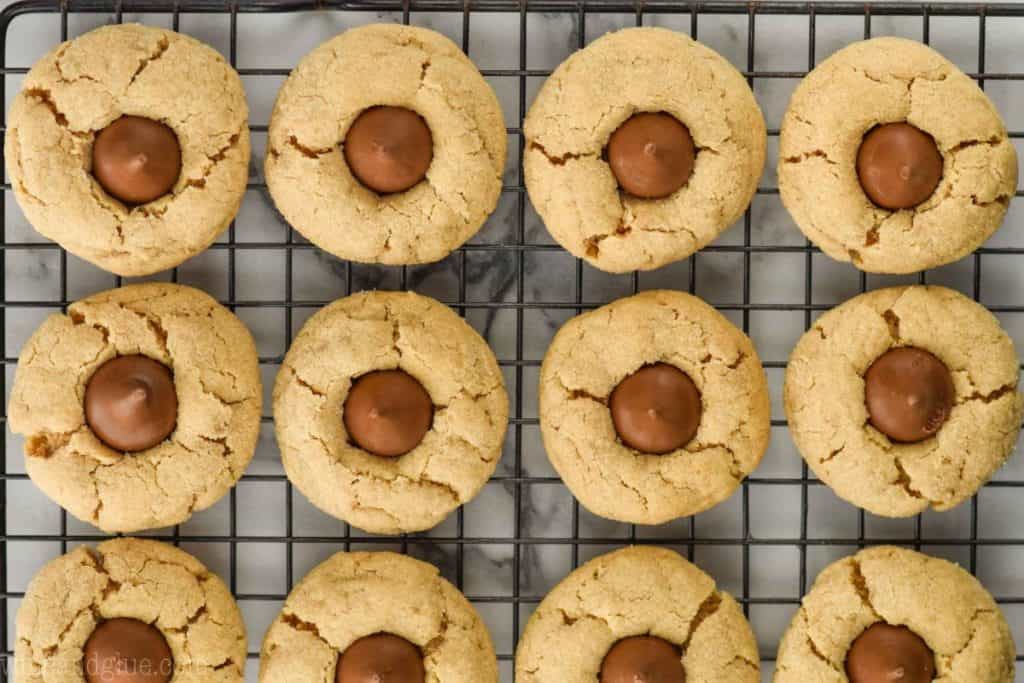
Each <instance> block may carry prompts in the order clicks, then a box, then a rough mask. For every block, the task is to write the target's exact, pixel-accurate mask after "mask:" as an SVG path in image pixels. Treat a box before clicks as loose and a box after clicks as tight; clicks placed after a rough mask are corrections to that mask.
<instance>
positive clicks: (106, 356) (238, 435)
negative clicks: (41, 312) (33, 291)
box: [8, 283, 263, 533]
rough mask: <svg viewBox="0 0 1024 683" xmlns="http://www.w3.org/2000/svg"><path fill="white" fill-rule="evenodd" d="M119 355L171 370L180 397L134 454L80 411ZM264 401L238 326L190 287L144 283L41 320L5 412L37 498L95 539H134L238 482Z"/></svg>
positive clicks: (249, 344) (248, 343)
mask: <svg viewBox="0 0 1024 683" xmlns="http://www.w3.org/2000/svg"><path fill="white" fill-rule="evenodd" d="M126 356H131V357H136V356H143V357H145V358H148V359H152V360H153V361H156V362H157V363H159V364H162V365H163V366H166V367H167V368H168V369H170V371H171V372H172V373H173V388H174V391H175V394H176V399H177V418H176V424H175V426H174V427H173V431H172V432H171V433H170V434H169V435H167V438H166V439H163V440H162V441H160V442H159V443H157V444H156V445H154V446H152V447H150V448H146V449H145V450H142V451H140V452H124V451H122V450H119V449H116V448H113V447H111V446H110V445H108V443H105V442H104V441H103V440H101V438H100V437H99V436H98V435H97V433H96V432H95V431H94V429H93V428H91V427H90V424H92V423H91V422H90V420H88V419H87V415H86V409H85V405H86V403H87V400H86V398H87V388H88V387H89V385H90V381H91V379H92V378H93V376H94V375H95V373H96V372H97V371H98V370H99V369H101V368H103V367H108V363H109V362H110V361H112V360H113V359H115V358H119V357H126ZM262 399H263V397H262V390H261V383H260V374H259V363H258V359H257V356H256V347H255V344H254V343H253V340H252V336H251V335H250V334H249V331H248V330H247V329H246V327H245V325H243V324H242V322H241V321H240V320H239V319H238V318H236V317H235V316H234V315H233V314H232V313H231V312H230V311H228V310H227V309H226V308H224V307H223V306H221V305H220V304H218V303H217V302H216V301H214V300H213V299H212V298H211V297H209V296H208V295H206V294H205V293H203V292H201V291H199V290H197V289H192V288H191V287H184V286H181V285H174V284H165V283H150V284H144V285H133V286H129V287H122V288H120V289H114V290H111V291H108V292H102V293H100V294H95V295H93V296H91V297H88V298H86V299H82V300H81V301H77V302H75V303H73V304H71V305H70V306H69V307H68V312H67V314H66V315H61V314H54V315H51V316H50V317H49V318H47V319H46V320H45V321H44V322H43V324H42V325H41V326H40V327H39V329H38V330H36V332H35V333H34V334H33V335H32V338H31V339H30V340H29V341H28V343H26V345H25V347H24V348H23V349H22V352H21V356H20V358H19V359H18V368H17V372H16V374H15V377H14V387H13V389H12V392H11V399H10V404H9V407H8V414H9V416H10V417H9V425H10V427H11V430H12V431H13V432H14V433H16V434H21V435H24V436H25V469H26V471H27V472H28V474H29V476H30V477H31V478H32V481H33V482H35V484H36V485H37V486H39V488H41V489H42V490H43V492H44V493H46V495H48V496H49V497H50V498H52V499H53V500H54V501H56V502H57V503H58V504H60V505H61V506H62V507H64V508H65V509H66V510H67V511H68V512H70V513H71V514H72V515H74V516H75V517H77V518H78V519H80V520H82V521H84V522H88V523H90V524H93V525H95V526H97V527H99V528H100V529H103V530H104V531H107V532H110V533H114V532H131V531H140V530H143V529H154V528H158V527H167V526H173V525H175V524H180V523H182V522H184V521H185V520H187V519H188V518H189V517H191V516H192V514H193V513H194V512H196V511H199V510H205V509H206V508H208V507H210V506H211V505H213V504H214V503H216V502H217V501H218V500H219V499H220V498H221V497H222V496H223V495H224V494H225V493H227V492H228V491H229V490H230V489H231V487H232V486H234V485H235V483H236V482H237V481H238V479H239V478H240V477H241V476H242V473H243V472H244V471H245V468H246V467H247V466H248V464H249V461H250V460H251V459H252V456H253V452H254V450H255V448H256V440H257V438H258V436H259V427H260V409H261V405H262ZM115 408H116V405H115Z"/></svg>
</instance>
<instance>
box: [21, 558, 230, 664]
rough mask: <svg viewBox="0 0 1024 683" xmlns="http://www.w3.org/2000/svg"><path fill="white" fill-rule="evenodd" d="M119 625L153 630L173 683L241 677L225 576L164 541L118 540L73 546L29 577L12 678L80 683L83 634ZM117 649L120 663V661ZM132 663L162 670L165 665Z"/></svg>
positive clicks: (88, 640)
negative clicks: (168, 656)
mask: <svg viewBox="0 0 1024 683" xmlns="http://www.w3.org/2000/svg"><path fill="white" fill-rule="evenodd" d="M126 622H129V623H130V622H134V623H136V624H138V623H140V622H141V624H142V625H146V624H149V625H151V627H152V628H153V629H155V630H157V631H158V632H159V636H162V639H163V640H164V641H165V646H166V647H169V649H170V654H171V655H172V659H173V674H174V677H173V679H172V680H174V681H190V682H191V681H194V682H195V683H199V682H200V681H202V682H203V683H241V682H242V681H243V680H244V678H245V662H246V650H247V642H246V632H245V623H244V622H243V620H242V615H241V613H240V612H239V610H238V606H237V605H236V604H235V601H234V598H232V597H231V593H230V591H229V590H228V588H227V586H225V585H224V582H223V581H221V579H220V578H219V577H217V576H216V575H215V574H213V573H212V572H210V571H209V570H208V569H207V568H206V567H204V566H203V565H202V563H200V562H199V561H198V560H197V559H196V558H194V557H192V556H191V555H189V554H188V553H186V552H184V551H182V550H179V549H177V548H175V547H173V546H171V545H168V544H166V543H160V542H157V541H150V540H143V539H135V538H118V539H114V540H111V541H107V542H105V543H101V544H100V545H99V546H97V547H96V548H95V549H92V548H89V547H86V546H81V547H79V548H76V549H75V550H73V551H71V552H70V553H68V554H67V555H64V556H62V557H58V558H57V559H55V560H53V561H51V562H50V563H49V564H47V565H46V566H44V567H43V568H42V569H41V570H40V571H39V573H38V574H36V576H35V577H34V578H33V579H32V582H31V583H30V584H29V586H28V589H27V591H26V593H25V598H24V600H23V602H22V604H21V607H20V608H19V609H18V616H17V622H16V629H17V633H16V637H17V641H16V643H15V648H14V657H15V674H14V682H15V683H66V682H67V681H81V680H83V678H82V676H83V672H85V671H88V670H89V669H87V668H86V667H87V666H89V664H90V663H87V662H86V661H84V660H85V657H86V654H87V653H89V652H92V651H93V650H94V648H95V644H96V640H95V639H93V638H92V637H93V636H94V635H99V634H98V629H100V628H101V627H104V626H107V627H109V626H110V625H117V624H118V623H121V624H125V623H126ZM106 635H107V637H113V638H115V639H116V638H117V637H118V635H117V634H116V633H115V634H106ZM122 636H123V634H122ZM136 637H137V635H136ZM108 644H112V645H113V644H116V643H108ZM87 645H88V647H87ZM126 645H130V643H126ZM136 646H137V645H136ZM155 651H156V652H159V649H156V650H155ZM124 654H126V653H124V652H123V653H122V657H121V659H120V661H119V663H120V664H121V665H128V664H129V662H127V661H126V660H125V659H124V657H123V655H124ZM115 661H117V660H115ZM107 664H108V665H109V664H112V662H110V661H109V660H108V661H107ZM131 665H138V667H139V669H138V670H139V671H143V670H144V669H143V668H142V667H144V666H145V667H147V668H149V670H156V671H162V670H163V669H164V668H165V667H166V665H167V662H166V661H165V660H164V659H163V658H161V659H160V661H155V662H151V661H145V662H142V661H136V662H134V663H132V664H131ZM91 666H92V667H95V666H97V660H95V659H93V660H91ZM91 673H94V674H98V675H99V676H100V677H101V678H100V680H111V679H110V678H109V677H108V678H106V679H103V678H102V676H104V675H107V676H110V675H111V674H112V673H113V672H110V671H98V672H97V671H91Z"/></svg>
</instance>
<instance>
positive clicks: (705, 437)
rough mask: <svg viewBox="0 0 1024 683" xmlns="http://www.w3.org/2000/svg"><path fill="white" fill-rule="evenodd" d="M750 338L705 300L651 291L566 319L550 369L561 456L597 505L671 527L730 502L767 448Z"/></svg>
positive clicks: (577, 489) (543, 409)
mask: <svg viewBox="0 0 1024 683" xmlns="http://www.w3.org/2000/svg"><path fill="white" fill-rule="evenodd" d="M769 412H770V410H769V404H768V382H767V379H766V377H765V373H764V370H763V369H762V367H761V362H760V360H759V359H758V357H757V352H756V351H755V350H754V345H753V344H752V343H751V342H750V339H748V338H747V336H746V335H744V334H743V332H741V331H740V330H738V329H736V327H735V326H733V325H732V323H730V322H729V321H728V320H726V319H725V318H724V317H723V316H722V315H721V314H719V313H718V312H717V311H716V310H715V309H713V308H712V307H711V306H708V305H707V304H706V303H704V302H703V301H701V300H700V299H698V298H697V297H694V296H690V295H689V294H683V293H681V292H671V291H667V290H665V291H652V292H644V293H642V294H637V295H636V296H632V297H628V298H625V299H620V300H618V301H615V302H613V303H611V304H608V305H607V306H604V307H602V308H599V309H597V310H596V311H592V312H590V313H584V314H583V315H580V316H577V317H575V318H573V319H572V320H570V321H569V322H568V323H566V324H565V325H564V326H563V327H562V329H561V330H559V332H558V334H557V335H556V336H555V339H554V341H553V342H552V343H551V347H550V348H549V349H548V352H547V355H546V356H545V357H544V363H543V365H542V366H541V371H540V426H541V434H542V435H543V438H544V446H545V448H546V449H547V453H548V457H549V458H550V459H551V464H552V465H554V467H555V469H556V470H557V471H558V473H559V474H560V475H561V476H562V479H563V480H564V481H565V483H566V485H567V486H568V487H569V488H570V489H571V490H572V492H573V494H574V495H575V496H576V497H577V498H578V499H579V501H580V502H581V503H582V504H583V505H584V506H585V507H586V508H587V509H588V510H590V511H591V512H593V513H595V514H598V515H601V516H602V517H608V518H610V519H615V520H619V521H623V522H633V523H637V524H661V523H664V522H667V521H669V520H672V519H675V518H677V517H683V516H686V515H692V514H696V513H697V512H701V511H703V510H706V509H708V508H710V507H712V506H713V505H716V504H717V503H720V502H721V501H723V500H725V499H726V498H727V497H728V496H729V495H730V494H731V493H732V492H733V491H734V490H736V487H737V486H739V483H740V481H742V480H743V479H744V478H745V477H746V476H747V475H748V474H750V472H752V471H753V470H754V468H755V467H757V464H758V463H759V462H760V461H761V457H762V456H763V455H764V451H765V449H766V448H767V446H768V436H769V430H770V425H769Z"/></svg>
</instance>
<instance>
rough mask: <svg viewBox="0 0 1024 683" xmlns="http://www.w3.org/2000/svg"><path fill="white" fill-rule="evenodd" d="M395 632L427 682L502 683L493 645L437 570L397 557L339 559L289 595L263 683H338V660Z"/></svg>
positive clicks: (268, 646)
mask: <svg viewBox="0 0 1024 683" xmlns="http://www.w3.org/2000/svg"><path fill="white" fill-rule="evenodd" d="M377 633H390V634H393V635H396V636H399V637H401V638H405V639H406V640H408V641H409V642H411V643H412V644H413V645H415V646H417V647H418V648H420V650H421V651H422V652H423V658H424V666H425V669H426V681H427V682H428V683H497V681H498V667H497V658H496V657H495V654H494V646H493V645H492V643H491V639H490V636H489V635H488V633H487V629H486V627H485V626H484V624H483V622H482V621H481V620H480V617H479V616H478V615H477V613H476V611H475V610H474V609H473V606H472V605H471V604H470V603H469V601H467V600H466V598H465V597H464V596H463V595H462V594H461V593H459V591H458V590H456V589H455V587H454V586H452V585H451V584H450V583H448V582H447V581H446V580H445V579H444V578H442V577H441V576H440V575H439V573H438V570H437V569H436V568H435V567H433V566H431V565H429V564H427V563H425V562H420V561H419V560H415V559H412V558H410V557H405V556H402V555H397V554H395V553H389V552H380V553H338V554H336V555H334V556H333V557H331V558H330V559H328V560H327V561H325V562H324V563H323V564H321V565H319V566H318V567H316V568H315V569H313V571H311V572H310V573H309V574H308V575H307V576H306V578H304V579H303V580H302V581H301V582H299V584H298V585H297V586H296V587H295V588H294V589H293V590H292V592H291V594H290V595H289V596H288V599H287V601H286V602H285V604H284V607H283V609H282V611H281V613H280V614H279V615H278V617H277V619H275V621H274V623H273V624H272V625H271V626H270V629H269V630H268V631H267V635H266V638H265V639H264V641H263V647H262V648H261V651H260V674H259V680H260V683H284V682H285V681H296V680H301V681H304V682H305V683H333V681H334V676H335V667H336V664H337V660H338V655H339V653H341V652H344V651H345V650H346V649H348V647H349V646H350V645H352V643H354V642H355V641H357V640H359V639H360V638H363V637H365V636H369V635H374V634H377Z"/></svg>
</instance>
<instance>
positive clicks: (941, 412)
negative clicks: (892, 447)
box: [864, 346, 956, 443]
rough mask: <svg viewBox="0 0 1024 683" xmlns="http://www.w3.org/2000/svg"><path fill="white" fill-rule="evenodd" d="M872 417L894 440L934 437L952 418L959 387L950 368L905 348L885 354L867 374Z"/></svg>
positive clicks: (873, 421) (872, 365)
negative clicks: (954, 382) (950, 415)
mask: <svg viewBox="0 0 1024 683" xmlns="http://www.w3.org/2000/svg"><path fill="white" fill-rule="evenodd" d="M864 398H865V402H866V403H867V408H868V418H869V420H870V421H871V424H872V425H873V426H874V427H875V429H877V430H878V431H880V432H882V433H883V434H885V435H886V436H888V437H889V438H890V439H892V440H893V441H898V442H902V443H914V442H917V441H923V440H924V439H927V438H928V437H930V436H934V435H935V433H936V432H938V431H939V429H940V428H941V427H942V425H943V424H944V423H945V422H946V420H947V419H949V414H950V412H952V410H953V403H954V402H955V400H956V388H955V386H954V385H953V377H952V375H950V373H949V368H947V367H946V364H945V363H943V362H942V361H941V360H939V359H938V358H936V357H935V356H933V355H932V354H931V353H929V352H927V351H925V350H923V349H919V348H917V347H914V346H901V347H898V348H895V349H890V350H889V351H886V352H885V353H884V354H882V355H881V356H880V357H879V358H878V359H877V360H876V361H875V362H874V363H872V364H871V367H869V368H868V371H867V373H865V375H864Z"/></svg>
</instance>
